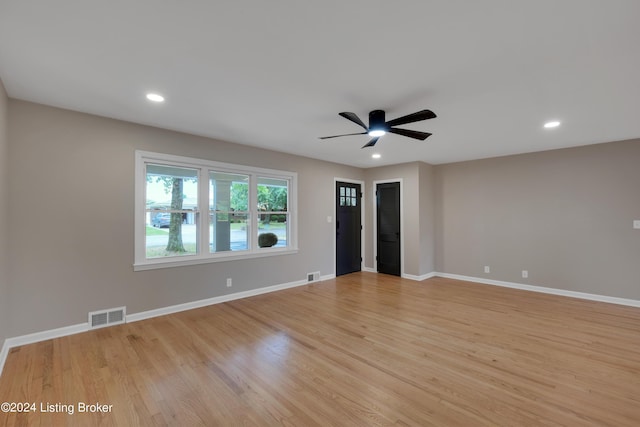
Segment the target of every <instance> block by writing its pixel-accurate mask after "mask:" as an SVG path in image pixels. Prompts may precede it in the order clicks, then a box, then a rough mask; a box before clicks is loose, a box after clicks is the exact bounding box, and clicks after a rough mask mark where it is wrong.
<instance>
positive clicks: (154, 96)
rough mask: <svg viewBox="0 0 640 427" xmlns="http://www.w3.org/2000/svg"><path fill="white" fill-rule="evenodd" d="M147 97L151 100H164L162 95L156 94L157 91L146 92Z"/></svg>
mask: <svg viewBox="0 0 640 427" xmlns="http://www.w3.org/2000/svg"><path fill="white" fill-rule="evenodd" d="M147 99H148V100H149V101H153V102H164V96H162V95H158V94H157V93H148V94H147Z"/></svg>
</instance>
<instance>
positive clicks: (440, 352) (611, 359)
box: [0, 273, 640, 426]
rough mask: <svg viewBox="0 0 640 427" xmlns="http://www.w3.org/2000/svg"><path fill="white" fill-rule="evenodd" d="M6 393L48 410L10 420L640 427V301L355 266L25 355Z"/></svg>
mask: <svg viewBox="0 0 640 427" xmlns="http://www.w3.org/2000/svg"><path fill="white" fill-rule="evenodd" d="M5 401H8V402H33V403H36V404H37V405H38V411H37V412H36V413H21V414H7V413H0V420H1V421H2V422H1V423H0V424H2V425H29V426H37V425H42V426H55V425H78V426H87V425H118V426H136V425H177V426H190V425H206V426H217V425H219V426H234V425H256V426H270V425H286V426H316V425H318V426H330V425H335V426H352V425H353V426H357V425H361V426H372V425H399V426H427V425H437V426H485V425H501V426H524V425H566V426H584V425H598V426H600V425H611V426H638V425H640V309H637V308H630V307H623V306H616V305H610V304H604V303H598V302H591V301H583V300H578V299H571V298H565V297H558V296H552V295H544V294H536V293H530V292H525V291H518V290H513V289H505V288H498V287H493V286H487V285H479V284H472V283H467V282H461V281H456V280H450V279H441V278H434V279H429V280H426V281H423V282H414V281H409V280H403V279H399V278H395V277H391V276H386V275H377V274H372V273H356V274H352V275H347V276H342V277H339V278H338V279H336V280H331V281H326V282H322V283H315V284H311V285H308V286H303V287H299V288H294V289H289V290H286V291H281V292H276V293H271V294H265V295H260V296H256V297H252V298H247V299H243V300H237V301H233V302H228V303H224V304H219V305H214V306H210V307H205V308H201V309H197V310H191V311H187V312H182V313H177V314H172V315H169V316H163V317H158V318H155V319H150V320H146V321H140V322H135V323H129V324H125V325H120V326H115V327H110V328H105V329H100V330H95V331H91V332H87V333H83V334H78V335H73V336H69V337H64V338H58V339H54V340H49V341H45V342H41V343H36V344H32V345H27V346H23V347H20V348H15V349H12V351H11V352H10V354H9V357H8V359H7V362H6V365H5V369H4V373H3V375H2V377H1V378H0V402H5ZM78 402H84V403H96V402H100V403H101V404H108V405H113V406H112V409H111V412H107V413H104V414H89V413H78V409H79V408H78ZM47 403H49V404H53V405H55V404H63V405H73V406H74V411H75V412H74V414H73V415H70V414H68V413H52V412H49V413H42V412H40V405H41V404H45V405H46V404H47Z"/></svg>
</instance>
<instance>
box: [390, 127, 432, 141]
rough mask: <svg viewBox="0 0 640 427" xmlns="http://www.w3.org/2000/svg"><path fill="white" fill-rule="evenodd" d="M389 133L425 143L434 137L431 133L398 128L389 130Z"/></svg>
mask: <svg viewBox="0 0 640 427" xmlns="http://www.w3.org/2000/svg"><path fill="white" fill-rule="evenodd" d="M389 132H390V133H396V134H398V135H402V136H408V137H409V138H414V139H420V140H422V141H424V140H425V139H427V138H429V137H430V136H431V135H432V134H430V133H429V132H419V131H417V130H409V129H398V128H391V129H389Z"/></svg>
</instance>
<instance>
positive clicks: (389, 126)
mask: <svg viewBox="0 0 640 427" xmlns="http://www.w3.org/2000/svg"><path fill="white" fill-rule="evenodd" d="M339 115H340V116H342V117H344V118H345V119H347V120H350V121H352V122H353V123H355V124H357V125H359V126H361V127H362V128H363V129H364V130H365V132H357V133H345V134H343V135H332V136H321V137H320V139H329V138H338V137H341V136H350V135H367V134H368V135H369V136H371V137H372V138H373V139H371V140H370V141H369V142H368V143H366V144H365V145H363V146H362V148H365V147H373V146H374V145H376V142H378V140H379V139H380V137H381V136H382V135H384V134H385V133H387V132H389V133H395V134H398V135H402V136H408V137H409V138H414V139H419V140H421V141H424V140H425V139H427V138H428V137H430V136H431V134H430V133H428V132H419V131H417V130H409V129H398V128H396V127H393V126H397V125H405V124H407V123H414V122H419V121H422V120H427V119H433V118H434V117H436V115H435V113H434V112H433V111H431V110H422V111H418V112H416V113H412V114H408V115H406V116H402V117H398V118H397V119H393V120H389V121H388V122H385V118H384V111H383V110H373V111H371V112H370V113H369V127H367V125H365V124H364V123H363V122H362V120H360V117H358V116H357V115H356V113H350V112H348V111H347V112H342V113H339Z"/></svg>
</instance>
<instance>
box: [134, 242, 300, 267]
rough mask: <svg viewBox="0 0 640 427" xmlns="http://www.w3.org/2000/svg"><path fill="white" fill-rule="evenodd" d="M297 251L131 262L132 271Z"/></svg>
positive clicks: (262, 256)
mask: <svg viewBox="0 0 640 427" xmlns="http://www.w3.org/2000/svg"><path fill="white" fill-rule="evenodd" d="M297 253H298V248H285V249H264V250H259V251H256V252H251V253H237V252H236V253H234V252H230V253H220V254H216V255H215V256H201V255H185V256H184V257H179V258H178V257H175V258H171V259H170V260H169V259H167V258H156V259H152V260H145V261H142V262H137V263H135V264H133V271H145V270H156V269H159V268H171V267H184V266H188V265H198V264H210V263H214V262H224V261H238V260H243V259H252V258H265V257H271V256H279V255H293V254H297Z"/></svg>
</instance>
